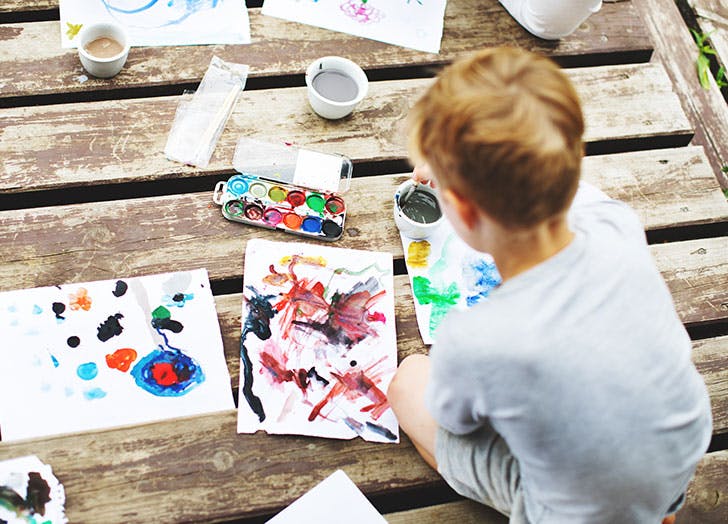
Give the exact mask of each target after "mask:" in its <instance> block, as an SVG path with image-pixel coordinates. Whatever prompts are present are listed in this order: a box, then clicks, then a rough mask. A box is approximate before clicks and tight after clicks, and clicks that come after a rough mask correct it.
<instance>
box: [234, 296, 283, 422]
mask: <svg viewBox="0 0 728 524" xmlns="http://www.w3.org/2000/svg"><path fill="white" fill-rule="evenodd" d="M248 289H249V290H250V291H252V292H253V296H252V297H251V298H247V297H246V298H245V300H246V301H247V303H248V316H247V317H245V323H244V324H243V333H242V335H241V336H240V359H241V360H242V361H243V370H242V372H243V395H244V396H245V400H246V401H247V402H248V405H249V406H250V409H252V410H253V413H255V414H256V415H258V420H260V422H263V421H264V420H265V410H264V409H263V403H262V402H261V401H260V398H258V397H257V396H256V395H255V393H253V363H252V362H251V360H250V355H248V349H247V348H246V347H245V339H246V338H247V337H248V334H249V333H253V334H254V335H255V336H256V337H258V338H259V339H260V340H268V339H269V338H270V336H271V331H270V321H271V319H272V318H273V317H274V316H275V314H276V313H277V311H276V310H275V309H273V306H272V305H271V303H270V300H271V299H272V298H275V295H265V296H263V295H261V294H259V293H258V291H257V290H256V289H255V288H254V287H253V286H248Z"/></svg>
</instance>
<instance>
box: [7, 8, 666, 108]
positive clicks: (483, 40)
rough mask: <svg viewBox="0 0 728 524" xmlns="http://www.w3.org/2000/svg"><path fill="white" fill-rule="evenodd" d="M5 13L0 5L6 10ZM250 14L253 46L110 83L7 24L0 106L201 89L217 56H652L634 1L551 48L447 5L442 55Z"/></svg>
mask: <svg viewBox="0 0 728 524" xmlns="http://www.w3.org/2000/svg"><path fill="white" fill-rule="evenodd" d="M12 3H13V2H11V4H12ZM22 4H25V2H22ZM21 7H22V6H21ZM5 9H7V7H6V6H5V2H3V6H2V7H0V11H2V10H5ZM11 10H12V8H11ZM248 12H249V14H250V27H251V38H252V42H253V43H252V44H251V45H228V46H222V45H217V46H181V47H155V48H134V49H132V51H131V53H130V54H129V59H128V61H127V63H126V65H125V67H124V69H123V71H122V72H121V73H120V74H119V75H118V76H116V77H115V78H113V79H112V80H97V79H93V78H91V79H89V80H87V81H81V80H79V78H81V77H82V75H85V71H84V70H83V68H82V67H81V64H80V62H79V60H78V55H77V53H76V52H75V51H74V50H71V49H62V48H61V47H60V41H61V37H60V23H59V22H34V23H22V24H8V25H5V26H0V98H3V97H15V96H28V95H39V94H53V93H66V92H79V91H96V90H98V91H103V90H108V89H118V88H128V87H145V86H146V87H149V86H160V85H169V84H180V83H190V82H199V81H200V79H201V78H202V75H203V74H204V72H205V70H206V69H207V66H208V65H209V63H210V59H211V58H212V56H213V55H218V56H220V57H221V58H223V59H224V60H229V61H232V62H238V63H244V64H249V65H250V66H251V73H250V74H251V77H260V76H279V75H296V74H298V75H300V74H303V73H304V72H305V70H306V67H307V66H308V64H309V63H311V62H312V61H313V60H315V59H316V58H318V57H320V56H326V55H340V54H341V53H342V52H343V50H345V52H346V53H345V54H346V56H347V57H348V58H350V59H352V60H354V61H355V62H357V63H359V64H360V65H361V66H362V67H364V68H365V69H368V70H376V69H382V68H400V67H410V66H417V65H433V64H443V63H446V62H449V61H451V60H452V59H453V58H454V57H456V56H457V55H459V54H462V53H465V52H468V51H473V50H476V49H482V48H483V47H492V46H496V45H506V44H508V45H515V46H519V47H525V48H527V49H532V50H534V51H539V52H542V53H545V54H548V55H550V56H554V57H567V56H568V57H577V56H580V55H613V54H619V53H624V52H643V53H644V54H645V55H648V54H649V52H650V50H651V43H650V41H649V39H648V38H647V37H646V36H645V31H644V27H643V25H642V22H641V20H640V17H639V14H638V13H637V10H636V9H635V7H634V6H633V5H632V2H631V1H628V2H621V3H620V4H618V5H614V4H605V5H604V7H603V8H602V10H601V12H599V13H597V14H596V15H594V16H592V17H591V18H590V19H589V20H587V22H585V23H584V24H583V25H582V26H581V27H580V28H579V29H578V30H577V31H576V33H574V34H573V35H571V36H569V37H568V38H565V39H563V40H561V41H559V42H549V41H546V40H540V39H538V38H535V37H533V36H531V35H529V34H528V33H527V32H526V31H525V30H523V29H522V28H521V27H520V26H519V25H518V24H517V23H516V22H515V21H514V20H513V19H512V18H511V17H510V16H509V15H508V13H507V12H506V11H505V10H504V9H503V8H502V7H501V5H500V4H499V3H498V2H497V1H496V0H450V1H449V2H448V4H447V9H446V13H445V29H444V33H443V39H442V47H441V51H440V53H439V54H436V55H435V54H429V53H422V52H417V51H413V50H408V49H404V48H401V47H397V46H391V45H387V44H383V43H380V42H375V41H372V40H366V39H363V38H356V37H353V36H349V35H345V34H343V33H337V32H333V31H327V30H324V29H320V28H316V27H311V26H307V25H302V24H294V23H291V22H286V21H284V20H280V19H277V18H273V17H269V16H263V15H261V14H260V9H249V10H248Z"/></svg>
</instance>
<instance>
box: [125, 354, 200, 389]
mask: <svg viewBox="0 0 728 524" xmlns="http://www.w3.org/2000/svg"><path fill="white" fill-rule="evenodd" d="M160 369H164V370H165V371H164V379H165V381H164V382H165V383H160V382H159V381H158V377H159V376H160V374H159V370H160ZM131 375H132V376H133V377H134V381H135V382H136V384H137V386H139V387H140V388H142V389H143V390H144V391H147V392H149V393H151V394H153V395H156V396H158V397H180V396H182V395H184V394H185V393H187V392H189V391H190V390H192V389H193V388H194V387H195V386H197V385H198V384H201V383H202V382H204V381H205V374H204V373H203V372H202V368H200V365H199V364H198V363H197V362H196V361H195V360H194V359H192V358H191V357H188V356H187V355H185V354H184V353H182V352H181V351H167V350H163V349H155V350H154V351H152V352H151V353H149V354H148V355H147V356H146V357H144V358H143V359H141V360H140V361H139V362H137V363H136V364H135V365H134V367H133V368H132V370H131Z"/></svg>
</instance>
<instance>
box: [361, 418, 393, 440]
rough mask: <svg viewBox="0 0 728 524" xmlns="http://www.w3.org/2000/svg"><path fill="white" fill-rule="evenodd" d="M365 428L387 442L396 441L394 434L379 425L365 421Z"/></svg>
mask: <svg viewBox="0 0 728 524" xmlns="http://www.w3.org/2000/svg"><path fill="white" fill-rule="evenodd" d="M367 428H368V429H370V430H371V431H373V432H374V433H376V434H378V435H382V436H383V437H384V438H386V439H388V440H397V435H395V434H394V433H392V432H391V431H389V430H388V429H387V428H385V427H384V426H380V425H379V424H373V423H371V422H369V421H367Z"/></svg>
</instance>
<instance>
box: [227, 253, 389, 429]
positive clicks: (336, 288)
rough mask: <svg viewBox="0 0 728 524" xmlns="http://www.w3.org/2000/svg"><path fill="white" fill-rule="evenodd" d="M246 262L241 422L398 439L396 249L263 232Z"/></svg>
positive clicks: (256, 426)
mask: <svg viewBox="0 0 728 524" xmlns="http://www.w3.org/2000/svg"><path fill="white" fill-rule="evenodd" d="M244 271H245V275H244V290H243V292H244V296H245V300H244V303H243V315H242V322H243V329H242V344H241V363H240V395H239V402H238V405H239V409H238V432H239V433H253V432H255V431H257V430H260V429H263V430H265V431H267V432H268V433H277V434H300V435H312V436H320V437H330V438H340V439H350V438H354V437H356V436H361V437H362V438H364V439H365V440H370V441H374V442H398V441H399V428H398V425H397V420H396V418H395V416H394V412H393V411H392V409H391V408H390V407H389V403H388V402H387V398H386V391H387V388H388V387H389V383H390V381H391V380H392V377H393V376H394V372H395V370H396V368H397V339H396V333H395V327H394V281H393V277H392V256H391V255H390V254H389V253H375V252H368V251H354V250H349V249H339V248H335V247H324V246H318V245H311V244H303V243H290V242H286V243H283V242H269V241H265V240H259V239H256V240H251V241H249V242H248V245H247V248H246V251H245V270H244ZM246 359H249V360H248V361H247V362H246Z"/></svg>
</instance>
